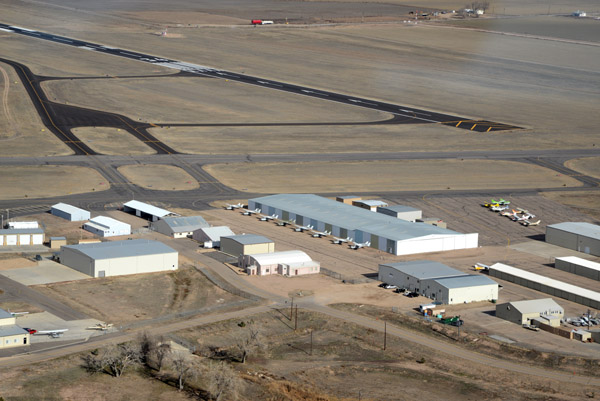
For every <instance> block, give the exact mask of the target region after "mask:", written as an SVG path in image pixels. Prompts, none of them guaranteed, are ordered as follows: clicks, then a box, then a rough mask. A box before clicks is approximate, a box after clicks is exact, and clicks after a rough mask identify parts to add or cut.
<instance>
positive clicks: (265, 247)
mask: <svg viewBox="0 0 600 401" xmlns="http://www.w3.org/2000/svg"><path fill="white" fill-rule="evenodd" d="M221 252H224V253H227V254H229V255H232V256H235V257H239V256H240V255H251V254H257V253H270V252H275V243H274V242H273V241H272V240H270V239H268V238H267V237H263V236H262V235H256V234H245V235H231V236H227V237H221Z"/></svg>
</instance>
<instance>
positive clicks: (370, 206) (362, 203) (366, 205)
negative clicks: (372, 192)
mask: <svg viewBox="0 0 600 401" xmlns="http://www.w3.org/2000/svg"><path fill="white" fill-rule="evenodd" d="M387 205H388V204H387V203H386V202H384V201H380V200H376V199H364V200H362V199H361V200H355V201H352V206H357V207H360V208H362V209H366V210H370V211H372V212H374V211H376V210H377V208H378V207H385V206H387Z"/></svg>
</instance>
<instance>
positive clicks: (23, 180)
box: [0, 165, 108, 199]
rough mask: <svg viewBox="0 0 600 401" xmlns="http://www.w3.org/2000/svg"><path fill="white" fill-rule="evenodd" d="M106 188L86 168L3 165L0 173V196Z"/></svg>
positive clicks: (50, 195) (21, 195)
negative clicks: (0, 190)
mask: <svg viewBox="0 0 600 401" xmlns="http://www.w3.org/2000/svg"><path fill="white" fill-rule="evenodd" d="M102 185H103V186H104V187H102ZM107 187H108V184H107V182H106V179H105V178H104V177H102V176H101V175H100V174H99V173H98V172H97V171H96V170H93V169H91V168H87V167H74V166H51V165H41V166H18V167H17V166H4V167H3V170H2V174H1V175H0V188H2V192H0V199H22V198H46V197H53V196H60V195H64V194H82V193H86V192H92V191H94V190H95V189H106V188H107Z"/></svg>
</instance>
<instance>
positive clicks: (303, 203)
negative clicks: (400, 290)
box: [248, 194, 478, 255]
mask: <svg viewBox="0 0 600 401" xmlns="http://www.w3.org/2000/svg"><path fill="white" fill-rule="evenodd" d="M257 208H258V209H261V210H262V213H264V214H267V215H274V214H276V215H279V216H281V219H282V220H296V224H298V225H311V226H313V227H314V229H315V230H318V231H330V232H331V233H332V235H334V236H336V237H340V238H346V237H350V238H352V239H353V241H355V242H360V243H363V242H367V241H369V242H370V243H371V245H370V246H371V247H372V248H375V249H379V250H382V251H385V252H388V253H391V254H394V255H410V254H415V253H423V252H438V251H450V250H456V249H466V248H476V247H477V242H478V234H477V233H472V234H461V233H458V232H456V231H451V230H447V229H443V228H440V227H435V226H430V225H427V224H418V223H411V222H408V221H404V220H401V219H397V218H395V217H392V216H386V215H384V214H381V213H372V212H370V211H368V210H365V209H361V208H358V207H353V206H350V205H347V204H344V203H341V202H336V201H334V200H331V199H327V198H323V197H321V196H317V195H311V194H279V195H270V196H264V197H261V198H254V199H250V200H249V201H248V209H257Z"/></svg>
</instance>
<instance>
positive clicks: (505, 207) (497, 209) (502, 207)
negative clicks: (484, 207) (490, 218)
mask: <svg viewBox="0 0 600 401" xmlns="http://www.w3.org/2000/svg"><path fill="white" fill-rule="evenodd" d="M490 210H491V211H492V212H501V211H503V210H508V205H500V206H492V207H491V208H490Z"/></svg>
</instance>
